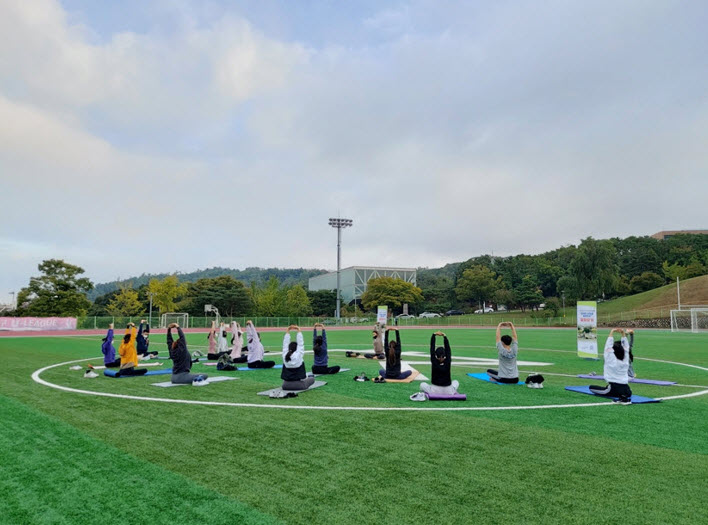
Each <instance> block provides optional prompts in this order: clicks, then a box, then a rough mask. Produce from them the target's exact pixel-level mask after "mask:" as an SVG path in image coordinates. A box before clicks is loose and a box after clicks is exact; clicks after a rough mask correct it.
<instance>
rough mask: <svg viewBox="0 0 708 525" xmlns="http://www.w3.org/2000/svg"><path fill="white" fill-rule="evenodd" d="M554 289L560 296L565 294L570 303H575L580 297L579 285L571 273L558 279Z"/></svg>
mask: <svg viewBox="0 0 708 525" xmlns="http://www.w3.org/2000/svg"><path fill="white" fill-rule="evenodd" d="M556 289H557V290H558V294H559V295H560V296H561V297H563V294H565V298H566V299H567V300H568V302H570V303H575V302H576V301H578V300H579V299H580V286H579V285H578V280H577V279H576V278H575V277H573V276H572V275H564V276H563V277H561V278H560V279H558V282H557V283H556Z"/></svg>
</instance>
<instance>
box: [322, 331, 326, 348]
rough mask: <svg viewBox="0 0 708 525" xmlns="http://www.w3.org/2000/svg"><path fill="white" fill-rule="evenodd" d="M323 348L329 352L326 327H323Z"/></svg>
mask: <svg viewBox="0 0 708 525" xmlns="http://www.w3.org/2000/svg"><path fill="white" fill-rule="evenodd" d="M322 348H324V349H325V350H327V330H325V327H324V326H323V327H322Z"/></svg>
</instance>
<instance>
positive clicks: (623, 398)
mask: <svg viewBox="0 0 708 525" xmlns="http://www.w3.org/2000/svg"><path fill="white" fill-rule="evenodd" d="M615 332H619V333H620V334H622V338H621V340H619V341H615V338H614V333H615ZM628 371H629V341H627V337H626V335H625V332H624V330H622V329H621V328H613V329H612V330H610V336H609V337H608V338H607V342H606V343H605V367H604V376H605V381H607V386H595V385H591V386H590V390H591V391H592V392H593V393H594V394H597V395H599V396H607V397H613V398H619V401H618V402H619V403H622V404H623V405H628V404H630V403H631V402H632V390H631V389H630V388H629V375H628Z"/></svg>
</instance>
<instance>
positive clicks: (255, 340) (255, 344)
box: [246, 319, 275, 368]
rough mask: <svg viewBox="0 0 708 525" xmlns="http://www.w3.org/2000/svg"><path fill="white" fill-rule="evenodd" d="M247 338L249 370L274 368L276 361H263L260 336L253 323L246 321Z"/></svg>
mask: <svg viewBox="0 0 708 525" xmlns="http://www.w3.org/2000/svg"><path fill="white" fill-rule="evenodd" d="M246 337H247V341H248V368H273V367H274V366H275V361H263V353H264V352H265V350H264V348H263V343H261V336H260V335H258V332H257V331H256V327H255V326H253V321H251V320H250V319H249V320H248V321H246Z"/></svg>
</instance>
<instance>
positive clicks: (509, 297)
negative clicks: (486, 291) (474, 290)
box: [492, 288, 517, 310]
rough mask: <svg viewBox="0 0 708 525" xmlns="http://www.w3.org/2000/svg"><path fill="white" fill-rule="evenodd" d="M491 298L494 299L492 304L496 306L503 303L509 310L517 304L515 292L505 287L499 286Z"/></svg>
mask: <svg viewBox="0 0 708 525" xmlns="http://www.w3.org/2000/svg"><path fill="white" fill-rule="evenodd" d="M492 300H493V301H494V304H496V305H497V307H498V306H500V305H504V306H506V309H507V310H511V309H512V308H514V307H515V306H516V304H517V300H516V294H515V293H514V291H513V290H507V289H506V288H499V289H498V290H497V291H496V292H494V296H493V297H492Z"/></svg>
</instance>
